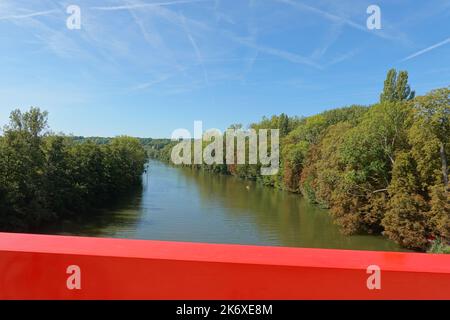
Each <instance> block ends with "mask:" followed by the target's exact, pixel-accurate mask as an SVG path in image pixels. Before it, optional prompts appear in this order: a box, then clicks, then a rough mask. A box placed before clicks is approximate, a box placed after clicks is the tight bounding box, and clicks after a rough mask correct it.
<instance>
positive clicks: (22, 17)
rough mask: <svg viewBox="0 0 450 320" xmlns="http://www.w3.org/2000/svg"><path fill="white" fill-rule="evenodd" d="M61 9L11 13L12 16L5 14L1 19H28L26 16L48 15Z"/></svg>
mask: <svg viewBox="0 0 450 320" xmlns="http://www.w3.org/2000/svg"><path fill="white" fill-rule="evenodd" d="M57 11H59V10H56V9H53V10H47V11H38V12H32V13H26V14H16V15H10V16H3V17H0V20H15V19H26V18H32V17H37V16H44V15H48V14H51V13H54V12H57Z"/></svg>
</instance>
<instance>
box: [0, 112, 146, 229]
mask: <svg viewBox="0 0 450 320" xmlns="http://www.w3.org/2000/svg"><path fill="white" fill-rule="evenodd" d="M146 157H147V156H146V153H145V150H144V148H143V146H142V145H141V143H140V141H139V140H138V139H135V138H130V137H125V136H123V137H117V138H113V139H108V140H107V141H106V140H105V141H103V142H101V141H95V140H89V139H88V140H85V139H76V138H73V137H66V136H60V135H53V134H51V133H50V132H49V131H48V128H47V113H46V112H41V111H40V110H39V109H37V108H31V109H30V110H29V111H27V112H24V113H22V112H21V111H20V110H15V111H13V112H12V113H11V115H10V123H9V125H7V126H6V127H5V128H4V130H3V136H1V137H0V228H1V229H2V230H24V229H27V228H30V227H36V226H39V225H40V224H42V223H43V222H46V221H50V220H55V219H59V218H63V217H66V216H70V215H73V214H75V213H81V212H85V211H87V210H88V209H91V208H96V207H102V206H104V205H105V204H106V203H107V202H109V201H110V200H111V199H114V197H116V196H117V195H119V194H121V193H123V192H125V191H127V190H128V189H129V188H130V187H132V186H136V185H139V184H140V179H141V175H142V172H143V170H144V165H145V162H146Z"/></svg>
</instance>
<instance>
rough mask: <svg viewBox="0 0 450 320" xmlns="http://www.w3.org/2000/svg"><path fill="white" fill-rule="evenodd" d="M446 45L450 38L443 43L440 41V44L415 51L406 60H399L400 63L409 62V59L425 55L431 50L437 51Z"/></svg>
mask: <svg viewBox="0 0 450 320" xmlns="http://www.w3.org/2000/svg"><path fill="white" fill-rule="evenodd" d="M447 43H450V38H447V39H445V40H444V41H441V42H439V43H436V44H434V45H432V46H429V47H427V48H425V49H422V50H420V51H417V52H416V53H413V54H412V55H409V56H407V57H406V58H404V59H403V60H401V62H404V61H408V60H411V59H413V58H416V57H418V56H421V55H422V54H424V53H427V52H429V51H431V50H434V49H437V48H439V47H442V46H443V45H446V44H447Z"/></svg>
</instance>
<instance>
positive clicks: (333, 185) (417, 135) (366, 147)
mask: <svg viewBox="0 0 450 320" xmlns="http://www.w3.org/2000/svg"><path fill="white" fill-rule="evenodd" d="M232 127H233V128H241V127H242V126H240V125H233V126H232ZM251 128H254V129H256V130H258V129H262V128H267V129H273V128H278V129H280V135H281V145H280V148H281V169H280V171H279V174H278V175H276V176H269V177H267V176H261V175H260V170H259V167H260V165H206V164H205V165H203V166H202V167H203V168H204V169H206V170H212V171H215V172H221V173H227V174H233V175H236V176H239V177H242V178H246V179H253V180H258V181H260V182H261V183H263V184H265V185H270V186H274V187H277V188H281V189H285V190H288V191H291V192H296V193H301V194H303V195H304V196H305V197H306V198H307V199H308V200H310V201H311V202H314V203H316V204H318V205H321V206H324V207H327V208H330V212H331V214H332V216H333V217H334V219H335V221H336V223H337V224H338V225H339V226H340V227H341V229H342V231H343V232H344V233H347V234H354V233H372V234H380V233H382V234H384V235H386V236H387V237H389V238H390V239H392V240H394V241H396V242H397V243H399V244H401V245H402V246H404V247H407V248H411V249H416V250H426V249H428V248H429V247H430V240H432V239H441V240H440V241H441V243H443V245H442V246H445V242H447V241H448V240H449V239H450V189H449V177H448V174H449V170H448V164H447V163H448V157H449V155H450V88H441V89H437V90H434V91H432V92H430V93H428V94H426V95H424V96H421V97H415V92H414V91H412V90H411V88H410V86H409V84H408V73H407V72H405V71H401V72H399V73H397V72H396V71H395V70H390V71H389V72H388V75H387V78H386V81H385V83H384V89H383V92H382V93H381V95H380V102H379V103H377V104H375V105H372V106H369V107H363V106H351V107H346V108H341V109H335V110H330V111H326V112H323V113H321V114H318V115H315V116H312V117H307V118H297V117H294V118H292V117H288V116H286V115H285V114H281V115H280V116H273V117H271V118H270V119H269V118H264V119H263V120H262V121H261V122H259V123H255V124H252V125H251ZM174 143H176V142H173V143H171V144H168V145H166V146H165V147H163V148H161V149H159V152H158V153H155V154H153V156H156V157H158V158H160V159H162V160H164V161H168V162H169V161H170V154H171V150H172V147H173V145H174ZM434 247H436V246H434Z"/></svg>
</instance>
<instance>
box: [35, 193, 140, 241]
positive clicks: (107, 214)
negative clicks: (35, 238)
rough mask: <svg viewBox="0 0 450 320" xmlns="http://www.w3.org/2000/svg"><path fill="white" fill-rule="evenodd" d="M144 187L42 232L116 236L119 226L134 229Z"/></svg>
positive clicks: (138, 216)
mask: <svg viewBox="0 0 450 320" xmlns="http://www.w3.org/2000/svg"><path fill="white" fill-rule="evenodd" d="M142 192H143V187H142V186H139V187H137V188H134V189H133V190H130V192H128V193H127V194H124V195H121V196H119V197H118V198H117V199H115V200H114V201H113V202H111V203H109V204H108V206H107V207H105V208H102V209H93V210H90V211H88V212H85V213H81V214H76V215H73V216H71V217H69V218H66V219H64V220H62V221H58V222H55V223H51V224H49V225H47V226H46V227H45V228H40V230H38V231H37V232H34V233H40V234H58V235H73V236H92V237H114V236H115V233H116V231H117V228H120V229H121V230H122V229H123V228H129V229H134V228H135V227H136V225H137V223H138V221H139V218H140V211H137V210H136V207H138V206H139V204H140V202H141V197H142Z"/></svg>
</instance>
